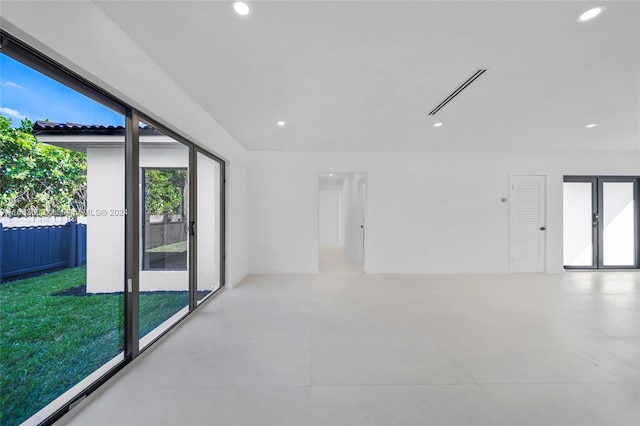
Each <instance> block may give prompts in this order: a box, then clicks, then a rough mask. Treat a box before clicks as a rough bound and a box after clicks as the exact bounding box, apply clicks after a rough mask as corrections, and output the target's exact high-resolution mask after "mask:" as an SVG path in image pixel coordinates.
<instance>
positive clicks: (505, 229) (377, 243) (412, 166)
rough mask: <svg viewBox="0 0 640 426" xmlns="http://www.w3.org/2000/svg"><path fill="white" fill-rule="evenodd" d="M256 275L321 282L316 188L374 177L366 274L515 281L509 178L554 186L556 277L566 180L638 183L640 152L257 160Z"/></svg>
mask: <svg viewBox="0 0 640 426" xmlns="http://www.w3.org/2000/svg"><path fill="white" fill-rule="evenodd" d="M249 159H250V167H249V200H250V205H249V207H250V210H249V211H250V214H249V235H250V245H249V246H250V249H249V262H250V270H251V271H252V272H282V273H316V272H317V259H318V232H317V229H318V228H317V226H318V225H317V224H318V197H317V191H318V183H317V182H318V181H317V176H318V173H319V172H321V171H326V170H358V171H362V172H366V173H367V225H368V226H367V233H366V241H365V246H366V247H365V251H366V256H365V264H364V268H365V271H367V272H379V273H508V272H510V268H509V204H508V203H503V202H502V201H501V198H503V197H508V194H509V191H508V189H509V187H508V182H509V175H510V173H521V174H544V175H546V176H547V218H548V220H547V246H546V259H547V262H546V263H547V271H548V272H561V271H563V261H562V181H563V176H564V175H594V174H595V175H624V174H630V175H638V174H639V173H640V155H639V153H638V152H599V153H581V152H557V153H480V152H479V153H362V152H358V153H348V152H346V153H345V152H326V153H324V152H323V153H318V152H250V153H249Z"/></svg>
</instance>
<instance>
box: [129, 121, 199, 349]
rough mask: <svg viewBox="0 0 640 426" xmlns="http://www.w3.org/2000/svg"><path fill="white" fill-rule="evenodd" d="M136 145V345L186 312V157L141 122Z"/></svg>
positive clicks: (185, 149) (184, 151) (176, 145)
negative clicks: (138, 206)
mask: <svg viewBox="0 0 640 426" xmlns="http://www.w3.org/2000/svg"><path fill="white" fill-rule="evenodd" d="M139 135H140V144H139V153H140V155H139V161H140V164H139V166H140V169H139V170H140V176H139V179H140V188H141V191H140V228H141V232H140V238H141V241H140V272H139V273H140V275H139V304H140V312H139V334H140V348H142V349H143V348H144V347H146V346H147V345H148V344H149V343H150V342H153V341H154V340H155V339H156V338H157V337H158V336H160V335H161V334H162V333H164V332H165V331H166V330H167V329H168V328H169V327H171V326H172V325H173V324H175V323H176V322H177V321H178V320H179V319H181V318H182V317H184V316H185V315H186V314H187V313H188V312H189V257H190V253H189V238H190V224H189V213H190V201H191V200H190V198H189V177H190V170H189V156H190V147H188V146H187V145H184V144H182V143H180V142H179V141H177V140H176V139H174V138H172V137H171V136H169V135H167V134H166V133H164V132H162V131H160V130H158V129H156V128H155V127H153V126H150V125H149V124H147V123H145V122H140V126H139Z"/></svg>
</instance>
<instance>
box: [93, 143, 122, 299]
mask: <svg viewBox="0 0 640 426" xmlns="http://www.w3.org/2000/svg"><path fill="white" fill-rule="evenodd" d="M124 197H125V195H124V149H122V148H121V149H117V148H93V149H87V210H88V211H89V212H90V213H95V214H97V213H98V212H101V211H103V210H104V211H107V213H109V212H110V211H111V210H115V211H119V210H124ZM124 224H125V216H119V215H109V214H107V215H99V216H98V215H92V214H89V215H88V216H87V292H88V293H113V292H119V291H124V288H125V276H124V260H125V259H124V244H125V242H124Z"/></svg>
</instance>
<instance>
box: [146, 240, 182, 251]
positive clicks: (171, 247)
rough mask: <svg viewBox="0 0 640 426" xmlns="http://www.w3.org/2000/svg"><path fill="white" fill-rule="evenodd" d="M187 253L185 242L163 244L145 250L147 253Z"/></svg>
mask: <svg viewBox="0 0 640 426" xmlns="http://www.w3.org/2000/svg"><path fill="white" fill-rule="evenodd" d="M186 251H187V242H186V241H178V242H177V243H172V244H165V245H163V246H158V247H154V248H152V249H149V250H147V253H184V252H186Z"/></svg>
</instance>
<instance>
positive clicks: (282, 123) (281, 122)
mask: <svg viewBox="0 0 640 426" xmlns="http://www.w3.org/2000/svg"><path fill="white" fill-rule="evenodd" d="M285 124H287V123H285V122H284V121H278V126H284V125H285Z"/></svg>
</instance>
